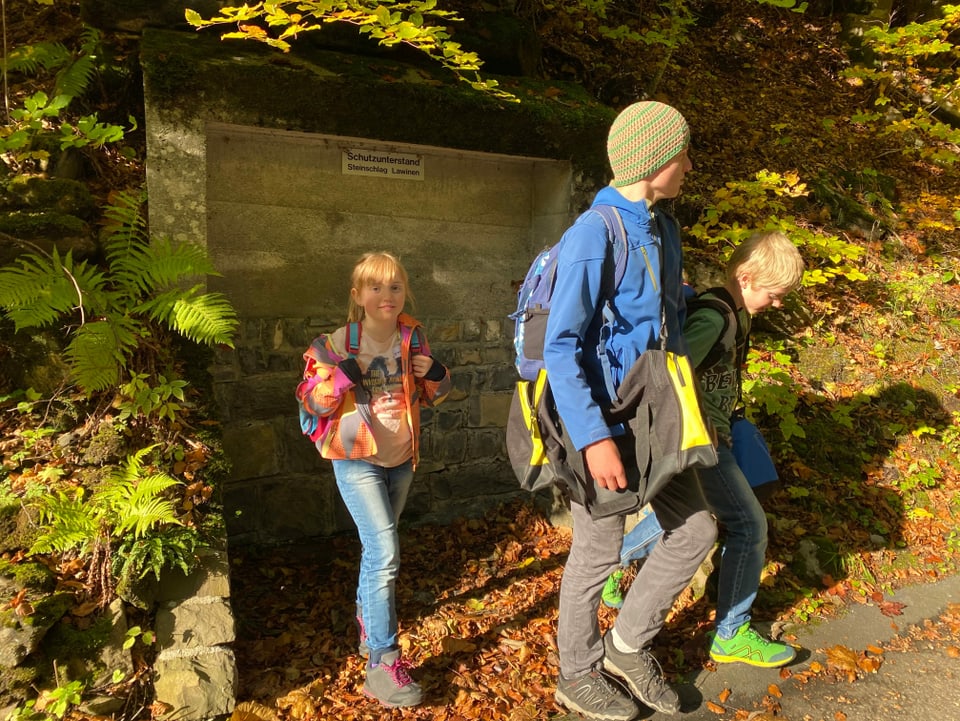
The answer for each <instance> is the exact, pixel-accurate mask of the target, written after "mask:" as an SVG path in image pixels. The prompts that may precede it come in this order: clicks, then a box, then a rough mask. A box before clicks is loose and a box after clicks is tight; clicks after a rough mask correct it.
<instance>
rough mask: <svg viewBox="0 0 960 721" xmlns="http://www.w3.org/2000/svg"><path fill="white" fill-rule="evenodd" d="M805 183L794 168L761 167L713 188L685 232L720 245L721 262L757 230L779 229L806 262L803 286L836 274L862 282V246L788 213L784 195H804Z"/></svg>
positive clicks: (834, 277) (816, 282)
mask: <svg viewBox="0 0 960 721" xmlns="http://www.w3.org/2000/svg"><path fill="white" fill-rule="evenodd" d="M806 195H807V187H806V185H805V184H804V183H801V182H800V178H799V176H798V175H797V174H796V173H783V174H781V173H773V172H770V171H766V170H763V171H760V172H759V173H757V174H756V179H755V180H739V181H733V182H729V183H727V184H726V185H725V186H724V187H722V188H719V189H718V190H717V191H715V192H714V195H713V202H712V204H710V205H708V206H707V207H705V208H704V210H703V211H702V212H701V214H700V218H699V219H698V221H697V223H696V224H694V226H693V227H692V228H691V229H690V234H691V235H692V236H693V237H694V238H697V239H698V240H700V241H702V242H703V243H705V244H706V245H723V246H725V251H724V252H723V253H722V257H721V259H720V260H721V263H723V262H725V261H726V259H727V258H728V257H729V254H730V253H732V252H733V249H734V247H736V246H737V245H738V244H739V243H740V242H741V241H742V240H743V239H745V238H746V237H747V236H748V235H750V234H751V233H753V232H754V231H757V230H779V231H781V232H783V233H784V234H785V235H787V236H788V237H789V238H790V239H791V240H793V242H794V243H795V244H796V245H797V246H798V247H800V249H801V251H802V252H803V253H804V256H805V258H806V261H807V271H806V273H804V276H803V285H804V286H811V285H819V284H824V283H828V282H830V281H832V280H834V279H836V278H838V277H844V278H846V279H847V280H850V281H863V280H866V279H867V276H866V275H865V274H864V273H863V272H862V271H861V270H860V269H859V268H858V267H857V261H858V260H859V259H860V258H861V257H862V256H863V254H864V252H865V251H864V249H863V248H862V247H861V246H859V245H855V244H853V243H848V242H847V241H845V240H843V239H841V238H840V237H839V236H836V235H828V234H825V233H821V232H816V231H815V230H813V229H811V228H810V227H809V225H807V224H803V223H800V222H799V221H798V220H797V218H796V217H795V216H794V215H792V213H791V208H790V207H789V206H788V205H787V203H786V200H787V199H791V198H805V197H806Z"/></svg>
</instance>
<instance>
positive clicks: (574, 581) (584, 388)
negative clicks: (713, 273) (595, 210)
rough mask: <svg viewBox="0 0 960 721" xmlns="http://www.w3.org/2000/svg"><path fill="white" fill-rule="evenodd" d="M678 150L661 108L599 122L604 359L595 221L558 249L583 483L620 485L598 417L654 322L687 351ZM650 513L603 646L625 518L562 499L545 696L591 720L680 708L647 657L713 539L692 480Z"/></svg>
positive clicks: (557, 343)
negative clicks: (603, 163) (608, 319)
mask: <svg viewBox="0 0 960 721" xmlns="http://www.w3.org/2000/svg"><path fill="white" fill-rule="evenodd" d="M689 142H690V129H689V126H688V125H687V122H686V120H685V119H684V118H683V116H682V115H681V114H680V113H679V112H678V111H677V110H676V109H674V108H672V107H670V106H668V105H665V104H663V103H659V102H639V103H634V104H633V105H631V106H629V107H627V108H626V109H624V110H623V111H622V112H621V113H620V114H619V115H618V116H617V118H616V119H615V120H614V122H613V125H612V126H611V128H610V133H609V136H608V141H607V152H608V156H609V160H610V165H611V168H612V170H613V175H614V177H613V181H612V183H611V184H610V185H609V186H608V187H605V188H603V189H602V190H601V191H600V192H599V193H598V194H597V195H596V197H595V199H594V201H593V205H600V204H604V205H611V206H613V207H614V208H615V209H616V210H617V212H618V213H619V214H620V216H621V218H622V220H623V224H624V228H625V230H626V235H627V263H626V271H625V274H624V276H623V279H622V281H621V282H620V284H619V286H617V288H616V289H615V290H614V292H613V295H612V298H611V300H612V303H611V305H612V308H613V312H614V314H615V320H614V322H613V324H612V330H611V331H610V333H609V338H606V339H605V340H606V342H605V343H604V344H602V347H603V348H604V351H603V352H604V354H605V358H601V357H599V355H598V347H599V346H600V345H601V344H600V333H601V328H602V327H603V326H604V324H603V319H602V316H601V305H602V304H603V303H604V299H605V298H606V297H609V293H605V292H604V289H603V288H602V287H601V286H603V280H604V275H605V268H604V262H605V259H606V258H607V257H608V252H609V251H608V248H609V246H610V243H609V242H608V239H607V230H606V227H605V225H604V223H603V221H602V219H601V218H600V217H599V216H598V215H596V214H591V215H590V216H588V218H587V219H586V220H585V221H583V222H579V223H577V224H575V225H574V226H571V228H569V229H568V230H567V232H566V233H565V234H564V237H563V239H562V241H561V245H560V252H559V256H558V264H557V275H556V289H555V290H554V294H553V301H552V305H551V310H550V316H549V319H548V321H547V330H546V337H545V347H544V354H543V355H544V362H545V365H546V370H547V375H548V378H549V380H550V385H551V388H552V389H553V394H554V397H555V399H556V405H557V410H558V411H559V414H560V419H561V421H562V423H563V427H564V431H565V433H566V434H567V437H568V440H569V442H570V444H571V445H572V446H573V447H574V448H575V449H576V450H577V451H578V452H579V453H580V454H581V459H582V461H583V466H584V469H585V471H586V473H587V474H589V476H590V477H591V478H592V481H588V482H591V483H595V484H596V486H597V487H598V488H600V489H606V490H607V491H610V492H616V491H617V490H618V489H625V488H626V487H627V470H626V469H625V467H624V460H623V458H629V456H630V454H629V450H628V449H629V448H630V447H632V444H633V441H632V439H631V438H629V437H628V436H629V431H628V429H627V428H626V427H625V426H624V425H621V424H616V425H612V426H611V425H608V424H607V421H606V420H605V419H604V415H603V410H604V409H605V408H609V407H610V405H611V403H612V401H613V400H615V399H613V398H611V397H610V394H609V392H608V390H607V388H608V387H609V384H610V383H612V387H613V388H617V387H619V385H620V383H621V382H622V381H623V379H624V377H625V375H626V373H627V371H629V370H630V367H631V366H632V365H633V363H634V362H635V361H636V360H637V359H638V358H639V357H640V355H641V354H642V353H643V352H644V351H646V350H648V349H651V348H656V347H659V345H660V340H659V339H660V334H661V322H663V323H665V325H666V328H665V330H666V334H667V335H666V337H667V339H668V350H672V351H675V352H677V353H681V354H686V351H687V349H686V345H685V341H684V339H683V332H682V328H683V322H684V314H685V301H684V295H683V289H682V286H683V280H682V253H681V247H680V229H679V226H678V224H677V222H676V220H674V219H673V217H672V216H670V215H669V214H668V213H667V212H666V210H664V209H662V208H660V207H659V206H658V202H659V201H661V200H665V199H669V198H674V197H676V196H677V195H678V194H679V192H680V187H681V185H682V184H683V178H684V175H685V174H686V173H687V172H688V171H690V170H691V168H692V165H691V163H690V160H689V158H688V157H687V147H688V145H689ZM661 307H662V311H661ZM605 365H608V366H609V375H610V377H608V376H607V375H605V373H606V371H605V370H604V366H605ZM622 453H623V457H622V455H621V454H622ZM628 462H629V461H628ZM652 506H653V510H654V512H655V513H656V514H657V518H658V520H659V521H660V524H661V526H662V527H663V529H664V534H663V537H662V538H661V540H660V541H659V542H658V544H657V546H656V547H655V548H654V550H653V552H652V553H651V554H650V557H649V559H648V560H647V562H646V563H645V564H644V566H643V568H642V569H641V570H640V572H639V575H638V577H637V579H636V580H635V582H634V583H633V585H632V587H631V590H630V591H629V592H628V593H627V595H626V597H625V599H624V603H623V608H622V609H621V611H620V613H619V615H618V617H617V621H616V623H615V624H614V626H613V628H611V629H610V632H609V633H607V634H606V636H604V637H602V638H601V636H600V630H599V622H598V618H597V611H598V609H599V606H600V595H601V592H602V590H603V586H604V582H605V581H606V579H607V577H608V576H609V575H610V573H611V572H612V571H613V570H614V569H615V568H616V567H617V566H618V564H619V561H620V543H621V540H622V539H623V526H624V516H623V515H614V516H609V517H606V518H593V517H591V515H590V512H589V511H588V510H587V508H586V507H585V506H583V505H581V504H580V503H577V502H575V501H573V502H571V512H572V515H573V542H572V544H571V548H570V554H569V556H568V559H567V563H566V566H565V569H564V573H563V580H562V582H561V587H560V616H559V622H558V634H557V642H558V646H559V652H560V677H559V679H558V682H557V690H556V700H557V702H558V703H560V704H562V705H563V706H564V707H566V708H568V709H570V710H573V711H578V712H579V713H581V714H583V715H584V716H585V717H587V718H590V719H606V720H608V721H629V720H630V719H633V718H635V717H636V716H637V714H638V713H639V711H640V709H639V708H638V706H637V704H636V701H635V700H634V697H636V699H639V700H640V701H642V702H643V704H645V705H646V706H648V707H650V708H652V709H655V710H657V711H660V712H661V713H665V714H675V713H677V712H678V711H679V710H680V701H679V697H678V695H677V692H676V691H675V690H674V689H673V688H671V687H670V685H669V684H667V683H666V681H665V680H664V678H663V674H662V671H661V669H660V666H659V664H658V663H657V661H656V659H655V658H654V657H653V655H652V654H651V653H650V652H649V650H648V649H649V646H650V644H651V642H652V641H653V638H654V637H655V636H656V635H657V633H658V632H659V631H660V629H661V628H662V627H663V623H664V621H665V619H666V616H667V613H668V611H669V610H670V607H671V606H672V605H673V603H674V601H675V600H676V598H677V596H679V594H680V592H681V591H682V590H683V589H684V588H685V587H686V586H687V584H688V582H689V581H690V579H691V578H692V577H693V575H694V573H695V572H696V570H697V568H698V567H699V566H700V564H701V562H702V561H703V560H704V558H705V557H706V556H707V554H708V553H709V551H710V549H711V547H712V546H713V543H714V540H715V539H716V533H717V531H716V525H715V523H714V520H713V517H712V516H711V514H710V511H709V510H708V509H707V505H706V502H705V500H704V498H703V493H702V491H701V489H700V483H699V480H698V477H697V475H696V473H695V472H692V471H691V472H686V473H682V474H680V475H678V476H676V477H675V478H674V479H673V480H671V481H670V482H669V483H668V484H667V485H666V486H665V487H664V488H663V489H662V490H661V491H660V492H659V493H658V494H657V496H656V497H655V498H654V499H653V502H652ZM610 674H612V676H611V675H610ZM618 680H619V681H622V682H623V683H624V684H625V685H626V687H627V688H629V691H630V692H629V693H628V692H627V691H626V690H625V689H624V687H623V685H621V683H620V682H618ZM631 694H632V695H631Z"/></svg>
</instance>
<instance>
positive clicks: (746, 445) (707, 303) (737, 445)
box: [687, 287, 780, 489]
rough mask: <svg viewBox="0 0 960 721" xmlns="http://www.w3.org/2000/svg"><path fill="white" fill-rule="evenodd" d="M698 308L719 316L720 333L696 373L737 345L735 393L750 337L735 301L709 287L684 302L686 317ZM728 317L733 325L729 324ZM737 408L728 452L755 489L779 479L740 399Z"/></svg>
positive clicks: (731, 422) (771, 460)
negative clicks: (708, 309) (743, 326)
mask: <svg viewBox="0 0 960 721" xmlns="http://www.w3.org/2000/svg"><path fill="white" fill-rule="evenodd" d="M704 293H711V294H713V295H715V296H718V297H717V298H706V297H703V296H704ZM700 308H712V309H713V310H715V311H717V312H718V313H719V314H720V315H721V316H723V330H722V331H721V333H720V339H719V340H718V341H717V342H716V343H715V344H714V346H713V348H711V349H710V352H709V353H708V354H707V355H706V357H705V358H704V359H703V360H702V361H701V362H700V364H699V365H698V366H697V368H696V370H697V373H700V372H701V371H702V370H706V369H707V368H709V367H710V366H712V365H713V364H714V363H716V362H717V361H718V360H720V357H721V356H722V354H723V352H724V350H725V349H727V348H730V347H732V346H733V344H740V345H739V353H738V357H737V390H738V391H740V390H741V388H740V382H741V381H740V373H741V369H742V366H743V363H744V361H745V360H746V357H747V351H748V350H749V347H750V336H749V334H748V335H746V336H744V335H743V329H742V328H741V327H740V316H739V315H738V313H737V310H736V302H735V301H734V300H733V298H732V297H731V295H730V292H729V291H728V290H727V289H726V288H723V287H719V288H710V289H708V290H705V291H703V293H700V294H698V295H696V296H695V297H693V298H689V299H688V300H687V317H688V318H689V317H690V316H692V315H693V314H694V313H696V312H697V311H698V310H699V309H700ZM731 317H732V318H733V323H731V322H730V318H731ZM731 329H732V332H731ZM739 406H740V407H739V408H737V410H735V411H734V412H733V414H732V415H731V417H730V440H731V450H732V451H733V457H734V458H735V459H736V461H737V465H738V466H740V470H741V471H743V475H744V477H745V478H746V479H747V482H748V483H749V484H750V487H751V488H754V489H756V488H758V487H760V486H764V485H766V484H768V483H773V482H774V481H778V480H780V476H779V474H778V473H777V467H776V464H775V463H774V462H773V457H772V456H771V455H770V448H769V447H768V446H767V442H766V441H765V440H764V438H763V434H762V433H761V432H760V429H759V428H757V427H756V425H754V423H753V422H752V421H750V420H748V419H747V417H746V416H745V414H744V409H743V399H742V398H740V402H739Z"/></svg>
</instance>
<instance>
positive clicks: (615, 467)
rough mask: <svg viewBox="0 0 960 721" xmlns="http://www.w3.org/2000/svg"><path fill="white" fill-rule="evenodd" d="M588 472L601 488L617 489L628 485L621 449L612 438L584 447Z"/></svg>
mask: <svg viewBox="0 0 960 721" xmlns="http://www.w3.org/2000/svg"><path fill="white" fill-rule="evenodd" d="M583 454H584V459H585V460H586V463H587V472H588V473H589V474H590V475H591V476H592V477H593V480H595V481H596V482H597V485H598V486H600V487H601V488H606V489H607V490H608V491H616V490H617V489H618V488H626V487H627V473H626V471H625V470H624V468H623V461H622V460H620V451H619V450H618V449H617V444H616V443H614V442H613V439H612V438H604V439H603V440H602V441H597V442H596V443H592V444H590V445H589V446H587V447H586V448H584V449H583Z"/></svg>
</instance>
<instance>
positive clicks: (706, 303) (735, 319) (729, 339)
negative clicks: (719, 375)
mask: <svg viewBox="0 0 960 721" xmlns="http://www.w3.org/2000/svg"><path fill="white" fill-rule="evenodd" d="M708 294H709V295H710V296H714V297H707V295H708ZM703 308H710V309H711V310H713V311H715V312H716V313H718V314H719V315H720V317H722V318H723V329H722V330H721V331H720V337H719V338H718V339H717V342H716V343H714V344H713V347H712V348H711V349H710V352H709V353H707V355H706V356H705V357H704V359H703V360H702V361H700V363H699V364H698V365H697V368H696V370H697V371H698V372H699V371H702V370H704V369H706V368H709V367H710V366H712V365H713V364H714V363H716V362H717V361H718V360H720V357H721V356H722V355H723V353H724V351H725V350H726V349H728V348H731V347H736V346H738V345H739V344H740V343H741V342H742V329H741V327H740V316H739V314H738V313H737V305H736V302H735V301H734V300H733V297H732V296H731V295H730V293H729V292H728V291H727V289H726V288H724V287H722V286H718V287H716V288H708V289H707V290H705V291H703V292H702V293H698V294H697V295H696V296H695V297H694V298H690V299H689V300H688V301H687V317H688V318H690V317H691V316H693V315H694V314H695V313H697V312H699V311H700V310H701V309H703ZM731 329H732V330H733V333H732V334H731V332H730V331H731ZM745 355H746V351H745V350H744V351H743V352H742V353H739V354H738V357H737V363H738V370H739V364H740V363H741V362H742V361H743V357H741V356H745Z"/></svg>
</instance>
